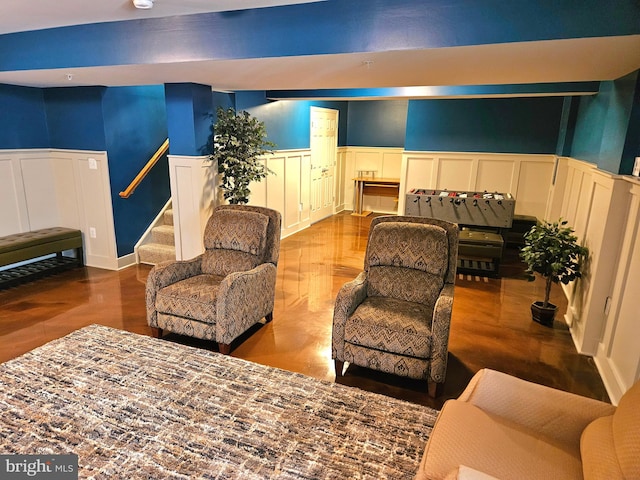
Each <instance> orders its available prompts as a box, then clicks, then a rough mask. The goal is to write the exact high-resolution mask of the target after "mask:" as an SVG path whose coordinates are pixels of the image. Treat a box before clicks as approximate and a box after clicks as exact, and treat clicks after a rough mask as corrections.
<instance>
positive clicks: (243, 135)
mask: <svg viewBox="0 0 640 480" xmlns="http://www.w3.org/2000/svg"><path fill="white" fill-rule="evenodd" d="M216 116H217V119H216V122H215V124H212V125H211V135H210V136H209V141H208V144H207V148H208V150H209V151H210V152H211V153H210V154H209V158H210V159H211V160H214V161H215V162H217V164H218V173H219V174H220V188H221V189H222V191H223V192H224V199H225V200H227V201H228V202H229V203H232V204H245V203H248V202H249V194H250V193H251V191H250V190H249V184H250V183H251V182H259V181H261V180H262V179H263V178H265V177H266V176H267V175H268V174H269V173H273V172H271V171H270V170H269V169H268V168H267V167H266V166H265V165H264V164H263V163H261V162H260V159H259V157H260V156H262V155H264V154H265V153H269V152H270V151H271V150H269V149H268V148H267V147H275V144H274V143H272V142H269V141H267V140H266V137H267V132H266V129H265V126H264V123H263V122H261V121H259V120H257V119H256V118H254V117H252V116H251V115H250V114H249V113H248V112H245V111H242V112H240V113H236V111H235V110H234V109H233V108H227V109H226V110H225V109H224V108H222V107H218V109H217V112H216Z"/></svg>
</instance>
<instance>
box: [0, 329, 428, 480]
mask: <svg viewBox="0 0 640 480" xmlns="http://www.w3.org/2000/svg"><path fill="white" fill-rule="evenodd" d="M0 410H1V411H2V418H1V420H0V454H32V455H52V454H77V455H78V464H79V465H78V468H79V478H110V479H113V478H126V479H137V478H149V479H163V478H180V479H193V478H207V479H236V478H237V479H275V478H277V479H383V478H389V479H411V478H413V477H414V475H415V473H416V471H417V469H418V463H419V461H420V458H421V456H422V452H423V450H424V447H425V444H426V441H427V439H428V436H429V434H430V432H431V427H432V426H433V424H434V421H435V418H436V415H437V413H438V412H437V411H436V410H432V409H430V408H427V407H424V406H421V405H416V404H412V403H409V402H405V401H401V400H397V399H393V398H390V397H386V396H383V395H378V394H374V393H370V392H365V391H362V390H360V389H357V388H353V387H348V386H344V385H339V384H335V383H332V382H326V381H320V380H317V379H313V378H310V377H307V376H304V375H301V374H297V373H292V372H287V371H284V370H279V369H275V368H271V367H266V366H263V365H259V364H255V363H251V362H248V361H245V360H241V359H237V358H234V357H231V356H225V355H221V354H218V353H216V352H210V351H206V350H202V349H197V348H194V347H188V346H184V345H179V344H175V343H171V342H169V341H166V340H158V339H154V338H151V337H146V336H142V335H137V334H134V333H129V332H124V331H120V330H116V329H112V328H108V327H103V326H98V325H92V326H89V327H85V328H83V329H80V330H77V331H75V332H73V333H71V334H69V335H67V336H66V337H63V338H61V339H59V340H55V341H53V342H51V343H48V344H46V345H44V346H42V347H39V348H37V349H35V350H33V351H31V352H29V353H27V354H25V355H23V356H21V357H18V358H16V359H14V360H10V361H9V362H6V363H4V364H0Z"/></svg>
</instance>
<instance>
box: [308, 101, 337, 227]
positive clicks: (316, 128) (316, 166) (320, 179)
mask: <svg viewBox="0 0 640 480" xmlns="http://www.w3.org/2000/svg"><path fill="white" fill-rule="evenodd" d="M310 144H311V205H310V206H311V223H315V222H317V221H319V220H322V219H323V218H327V217H329V216H331V215H333V211H334V208H333V203H334V198H335V194H334V192H335V178H336V177H335V171H336V154H337V148H338V111H337V110H329V109H326V108H317V107H311V142H310Z"/></svg>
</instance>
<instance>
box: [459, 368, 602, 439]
mask: <svg viewBox="0 0 640 480" xmlns="http://www.w3.org/2000/svg"><path fill="white" fill-rule="evenodd" d="M458 399H459V400H463V401H466V402H471V403H472V404H474V405H476V406H477V407H479V408H481V409H482V410H484V411H485V412H488V413H491V414H493V415H496V416H499V417H502V418H504V419H507V420H509V421H511V422H514V423H517V424H520V425H522V426H524V427H527V428H530V429H532V430H534V431H537V432H539V433H540V434H541V435H544V436H546V437H547V438H552V439H555V440H558V441H559V442H562V443H563V444H571V445H574V446H577V445H579V443H580V435H581V434H582V431H583V430H584V429H585V428H586V426H587V425H588V424H589V423H591V422H592V421H593V420H595V419H596V418H599V417H602V416H606V415H611V414H612V413H613V412H614V411H615V407H614V406H613V405H610V404H608V403H605V402H601V401H598V400H594V399H591V398H587V397H582V396H580V395H576V394H573V393H569V392H564V391H562V390H557V389H555V388H550V387H547V386H544V385H538V384H536V383H532V382H528V381H525V380H522V379H520V378H517V377H513V376H511V375H507V374H506V373H502V372H497V371H495V370H490V369H483V370H480V371H479V372H478V373H476V375H475V376H474V377H473V378H472V379H471V381H470V382H469V385H468V386H467V388H466V389H465V390H464V392H462V394H461V395H460V397H459V398H458Z"/></svg>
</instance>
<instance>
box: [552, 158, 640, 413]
mask: <svg viewBox="0 0 640 480" xmlns="http://www.w3.org/2000/svg"><path fill="white" fill-rule="evenodd" d="M634 182H635V183H634ZM639 192H640V187H639V186H638V182H637V181H632V180H630V179H629V178H625V177H621V176H618V175H613V174H611V173H608V172H604V171H602V170H599V169H597V168H596V167H595V166H594V165H592V164H590V163H587V162H582V161H579V160H575V159H571V158H560V159H559V162H558V170H557V174H556V184H555V185H554V188H553V195H552V197H551V198H550V202H549V209H550V211H555V212H560V214H561V216H562V217H563V218H565V219H567V220H568V221H569V224H570V225H571V226H572V227H573V228H574V229H575V231H576V236H577V237H578V238H579V240H580V242H581V244H583V245H584V246H586V247H587V248H588V249H589V256H588V261H587V262H586V264H585V265H586V269H585V272H584V276H583V278H581V279H580V280H578V281H576V282H573V283H572V284H570V285H568V286H563V290H564V292H565V295H566V296H567V298H568V301H569V305H568V310H567V313H566V314H565V319H566V321H567V324H568V325H569V327H570V331H571V336H572V338H573V341H574V343H575V345H576V349H577V350H578V352H580V353H583V354H586V355H592V356H595V358H596V364H597V365H598V369H599V371H600V374H601V376H602V378H603V381H604V383H605V386H606V387H607V390H608V392H609V395H610V398H611V399H612V401H614V402H616V401H617V399H619V398H620V396H621V395H622V393H624V391H626V389H627V388H628V387H629V386H631V383H633V381H634V380H635V379H637V378H638V365H639V359H640V348H638V347H637V342H635V344H634V346H633V347H632V348H629V349H627V347H629V343H628V341H627V338H629V335H630V334H631V333H632V332H634V333H635V336H634V337H633V338H634V340H635V339H637V338H638V331H639V329H640V325H638V318H639V317H640V309H639V308H638V302H637V293H636V292H638V291H640V288H638V286H639V285H640V281H639V280H638V279H637V278H636V277H637V276H638V273H640V265H638V252H637V250H638V246H637V244H636V241H637V240H636V238H637V231H638V222H639V221H640V220H639V219H638V206H637V205H638V202H639V200H638V193H639ZM559 198H561V199H562V200H561V201H559V200H558V199H559ZM633 285H635V287H636V288H635V290H634V289H633V288H629V287H633Z"/></svg>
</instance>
